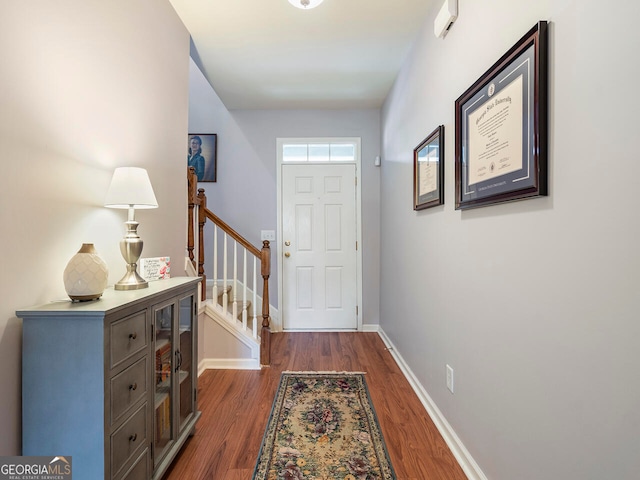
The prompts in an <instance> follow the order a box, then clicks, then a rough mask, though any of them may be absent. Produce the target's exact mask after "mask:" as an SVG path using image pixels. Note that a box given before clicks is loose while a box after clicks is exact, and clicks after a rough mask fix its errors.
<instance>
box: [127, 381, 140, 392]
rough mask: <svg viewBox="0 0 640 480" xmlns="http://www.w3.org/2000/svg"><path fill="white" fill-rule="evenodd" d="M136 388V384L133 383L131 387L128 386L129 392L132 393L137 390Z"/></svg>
mask: <svg viewBox="0 0 640 480" xmlns="http://www.w3.org/2000/svg"><path fill="white" fill-rule="evenodd" d="M137 388H138V384H137V383H136V382H133V384H132V385H129V390H132V391H133V390H137Z"/></svg>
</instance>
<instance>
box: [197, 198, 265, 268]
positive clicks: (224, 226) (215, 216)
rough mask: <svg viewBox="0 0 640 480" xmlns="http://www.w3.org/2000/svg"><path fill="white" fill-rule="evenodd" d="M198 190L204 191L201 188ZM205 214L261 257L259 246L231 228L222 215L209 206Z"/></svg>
mask: <svg viewBox="0 0 640 480" xmlns="http://www.w3.org/2000/svg"><path fill="white" fill-rule="evenodd" d="M198 192H204V190H203V189H202V188H201V189H200V190H198ZM204 214H205V216H206V217H207V218H208V219H209V220H211V221H212V222H213V223H215V224H216V225H217V226H218V227H220V229H222V231H224V232H225V233H226V234H227V235H229V236H230V237H231V238H233V239H234V240H235V241H236V242H238V243H239V244H240V245H242V246H243V247H244V248H246V249H247V250H249V252H251V253H252V254H253V255H255V256H256V257H258V258H260V250H258V248H257V247H255V246H253V245H251V244H250V243H249V242H248V241H247V240H246V239H245V238H244V237H243V236H242V235H240V234H239V233H238V232H236V231H235V230H234V229H233V228H231V227H230V226H229V225H228V224H227V223H225V222H224V221H223V220H222V219H221V218H220V217H218V216H217V215H216V214H215V213H213V212H212V211H211V210H209V209H208V208H205V209H204Z"/></svg>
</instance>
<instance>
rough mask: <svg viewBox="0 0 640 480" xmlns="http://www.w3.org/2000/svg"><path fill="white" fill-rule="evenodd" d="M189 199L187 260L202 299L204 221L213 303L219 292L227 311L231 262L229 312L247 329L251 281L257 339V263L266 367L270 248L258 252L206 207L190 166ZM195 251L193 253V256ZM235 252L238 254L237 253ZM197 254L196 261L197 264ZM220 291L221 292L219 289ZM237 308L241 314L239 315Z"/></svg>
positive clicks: (268, 355) (262, 356)
mask: <svg viewBox="0 0 640 480" xmlns="http://www.w3.org/2000/svg"><path fill="white" fill-rule="evenodd" d="M187 179H188V197H189V225H188V231H187V252H188V255H189V260H190V261H191V263H192V264H193V266H194V268H195V269H196V271H197V272H198V276H200V277H201V278H202V285H201V288H202V290H201V298H202V299H203V300H205V299H206V298H207V297H206V295H207V287H206V282H207V278H206V274H205V271H204V261H205V241H204V226H205V224H206V222H207V220H210V221H211V222H212V223H213V249H212V250H210V251H212V252H213V277H214V278H213V300H214V302H217V299H218V292H219V291H221V293H222V311H223V312H225V313H226V312H227V311H228V307H229V300H230V299H229V296H228V291H229V288H228V287H229V284H228V282H229V268H228V263H229V259H231V261H232V263H233V278H232V279H231V281H232V284H233V285H232V288H231V292H232V295H233V297H232V299H231V311H232V315H233V318H234V319H237V318H238V317H239V316H240V314H241V319H242V328H243V329H244V330H247V328H248V321H249V312H248V305H249V300H248V298H247V289H248V288H249V286H248V284H249V282H250V281H251V284H252V285H251V290H252V305H253V315H252V318H251V321H252V325H251V326H252V329H251V330H252V332H253V337H254V338H256V339H257V337H258V316H257V276H258V273H257V272H258V270H257V261H258V260H259V261H260V275H261V276H262V326H261V329H260V364H261V365H269V364H270V363H271V353H270V351H271V336H270V335H271V329H270V320H271V318H270V314H269V277H270V276H271V248H270V246H269V242H268V241H267V240H265V241H263V242H262V249H258V248H257V247H255V246H254V245H252V244H251V243H249V242H248V241H247V240H246V239H245V238H244V237H242V236H241V235H240V234H239V233H238V232H236V231H235V230H234V229H233V228H231V227H230V226H229V225H228V224H227V223H226V222H224V221H223V220H222V219H221V218H220V217H218V216H217V215H216V214H214V213H213V212H212V211H211V210H209V209H208V208H207V197H206V195H205V193H204V189H203V188H200V189H198V177H197V175H196V173H195V169H194V168H193V167H188V170H187ZM196 223H197V224H198V235H197V241H196V235H195V224H196ZM219 237H221V240H222V245H219ZM230 242H231V243H232V244H233V254H230V252H229V243H230ZM194 250H195V253H194ZM238 250H240V252H239V253H238ZM196 254H197V262H196ZM219 257H222V285H218V282H219V279H218V271H219V265H218V264H219ZM239 258H242V261H241V266H242V279H241V281H242V284H243V287H242V299H241V300H239V299H238V281H239V280H240V279H239V278H238V259H239ZM249 259H250V260H251V262H252V267H253V268H252V270H253V272H252V274H251V278H250V279H249V277H248V276H247V269H248V265H249V263H248V262H249ZM220 289H221V290H220ZM239 309H241V310H240V313H239Z"/></svg>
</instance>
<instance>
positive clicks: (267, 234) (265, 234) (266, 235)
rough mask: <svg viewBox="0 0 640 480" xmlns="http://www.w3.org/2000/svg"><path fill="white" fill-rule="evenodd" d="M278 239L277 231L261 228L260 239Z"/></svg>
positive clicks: (271, 240)
mask: <svg viewBox="0 0 640 480" xmlns="http://www.w3.org/2000/svg"><path fill="white" fill-rule="evenodd" d="M275 239H276V232H275V231H274V230H260V240H261V241H263V240H269V241H270V242H273V241H274V240H275Z"/></svg>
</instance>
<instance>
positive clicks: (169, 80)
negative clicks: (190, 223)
mask: <svg viewBox="0 0 640 480" xmlns="http://www.w3.org/2000/svg"><path fill="white" fill-rule="evenodd" d="M0 58H1V59H2V61H0V105H1V107H0V178H2V189H0V199H1V200H0V202H1V203H0V225H2V233H1V234H0V239H1V240H0V241H1V245H0V248H1V250H2V252H3V254H4V260H3V274H2V275H0V292H2V294H1V295H2V303H1V304H0V365H2V369H0V385H2V387H1V388H0V431H1V432H2V435H0V455H17V454H19V453H20V452H21V446H20V443H21V436H20V424H21V420H20V417H21V411H20V401H21V400H20V392H21V383H20V376H21V360H20V358H21V341H22V340H21V322H20V320H19V319H17V318H16V317H15V310H16V309H18V308H22V307H27V306H30V305H35V304H38V303H44V302H48V301H51V300H56V299H62V298H66V294H65V291H64V285H63V283H62V272H63V270H64V268H65V266H66V263H67V261H68V260H69V259H70V258H71V256H72V255H73V254H74V253H75V252H76V251H77V250H78V249H79V248H80V245H81V244H82V243H83V242H92V243H94V244H95V246H96V248H97V250H98V252H99V253H100V254H101V256H102V257H103V258H104V259H105V261H106V262H107V264H108V266H109V269H110V276H109V283H110V284H113V283H115V282H116V281H118V280H119V278H120V277H121V276H122V275H123V274H124V273H125V264H124V260H123V259H122V257H121V255H120V251H119V246H118V242H119V241H120V239H121V238H122V237H123V236H124V232H125V229H124V221H125V220H126V212H125V211H123V210H110V209H105V208H104V207H103V206H102V204H103V201H104V196H105V194H106V191H107V187H108V185H109V181H110V179H111V175H112V173H113V169H114V168H115V167H117V166H129V165H132V166H134V165H135V166H141V167H145V168H147V170H148V172H149V176H150V178H151V182H152V183H153V186H154V190H155V193H156V197H157V199H158V203H159V205H160V207H159V208H158V209H157V210H147V211H140V212H138V213H137V214H136V217H137V219H138V220H139V221H140V228H139V233H140V235H141V237H142V238H143V240H144V242H145V245H144V252H143V256H145V257H149V256H160V255H170V256H171V257H172V259H175V260H174V272H175V274H176V275H179V274H181V270H182V268H183V265H184V260H183V258H184V249H185V245H186V184H185V182H186V175H185V163H184V142H185V136H186V134H187V121H188V114H187V108H188V98H187V95H188V72H189V70H188V69H189V63H188V62H189V35H188V33H187V31H186V29H185V28H184V26H183V25H182V22H181V21H180V20H179V18H178V17H177V15H176V14H175V12H174V11H173V8H172V7H171V6H170V4H169V2H168V1H154V2H150V1H148V0H134V1H124V0H115V1H109V2H105V1H102V0H82V1H80V0H59V1H56V2H51V1H49V0H30V1H29V2H2V14H1V15H0ZM79 394H81V392H79ZM43 401H46V399H43ZM55 428H64V426H63V425H60V426H55Z"/></svg>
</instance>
